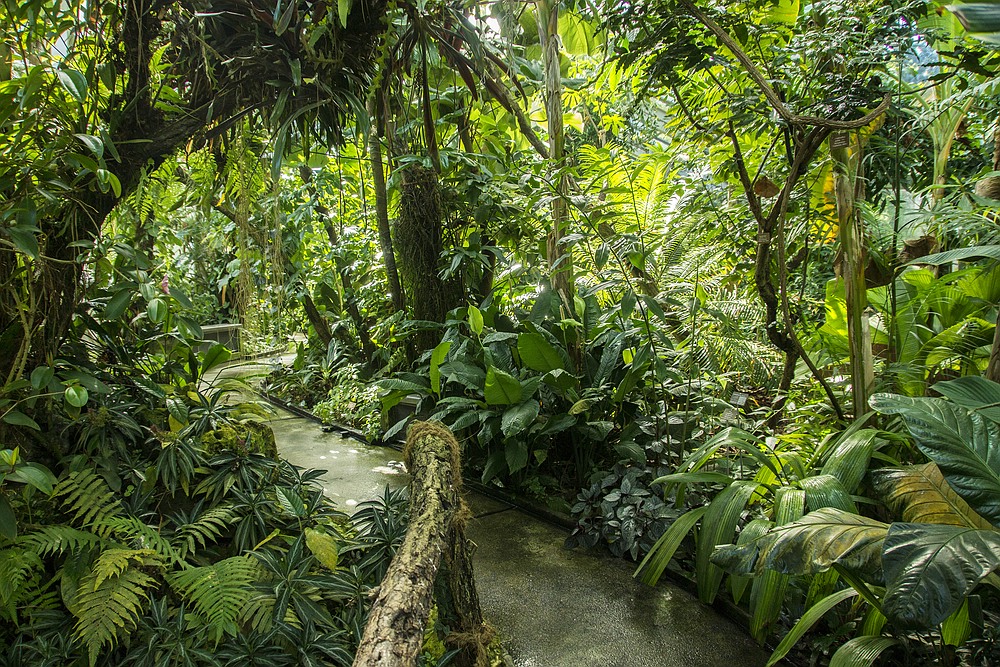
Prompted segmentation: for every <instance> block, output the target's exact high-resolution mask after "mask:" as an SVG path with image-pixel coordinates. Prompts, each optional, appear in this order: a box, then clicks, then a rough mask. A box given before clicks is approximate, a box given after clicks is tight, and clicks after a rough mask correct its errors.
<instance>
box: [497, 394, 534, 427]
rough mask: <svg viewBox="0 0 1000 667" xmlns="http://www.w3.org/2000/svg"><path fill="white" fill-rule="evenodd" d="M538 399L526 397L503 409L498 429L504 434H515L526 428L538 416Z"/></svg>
mask: <svg viewBox="0 0 1000 667" xmlns="http://www.w3.org/2000/svg"><path fill="white" fill-rule="evenodd" d="M538 407H539V406H538V401H536V400H534V399H530V398H529V399H528V400H526V401H524V402H523V403H521V404H519V405H515V406H514V407H512V408H508V409H507V410H505V411H504V413H503V417H502V418H501V420H500V430H501V431H502V432H503V434H504V435H506V436H512V435H516V434H518V433H521V432H522V431H524V430H525V429H527V428H528V426H530V425H531V424H532V422H534V421H535V418H536V417H538Z"/></svg>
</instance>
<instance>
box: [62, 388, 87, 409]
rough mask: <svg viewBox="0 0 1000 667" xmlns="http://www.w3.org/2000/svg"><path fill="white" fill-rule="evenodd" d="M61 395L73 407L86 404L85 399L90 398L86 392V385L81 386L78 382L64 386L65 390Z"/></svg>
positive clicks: (80, 406)
mask: <svg viewBox="0 0 1000 667" xmlns="http://www.w3.org/2000/svg"><path fill="white" fill-rule="evenodd" d="M63 396H64V397H65V398H66V402H67V403H69V404H70V405H72V406H73V407H74V408H82V407H83V406H85V405H86V404H87V400H88V399H89V398H90V396H89V394H87V389H86V387H81V386H80V385H78V384H74V385H70V386H68V387H66V390H65V391H64V392H63Z"/></svg>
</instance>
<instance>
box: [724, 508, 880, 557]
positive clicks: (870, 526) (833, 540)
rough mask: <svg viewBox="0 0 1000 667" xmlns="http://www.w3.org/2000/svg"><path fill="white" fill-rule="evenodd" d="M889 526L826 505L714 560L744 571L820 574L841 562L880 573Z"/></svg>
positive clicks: (726, 551)
mask: <svg viewBox="0 0 1000 667" xmlns="http://www.w3.org/2000/svg"><path fill="white" fill-rule="evenodd" d="M888 528H889V526H888V525H887V524H884V523H882V522H881V521H875V520H874V519H868V518H866V517H862V516H858V515H856V514H853V513H851V512H845V511H843V510H838V509H834V508H832V507H826V508H823V509H819V510H815V511H813V512H810V513H809V514H807V515H805V516H804V517H802V518H801V519H799V520H798V521H795V522H793V523H790V524H788V525H785V526H778V527H777V528H774V529H773V530H771V532H769V533H768V534H767V535H765V536H764V537H761V538H760V539H758V540H757V541H756V542H755V543H754V544H753V545H747V546H748V548H747V549H742V550H736V549H727V550H720V551H719V552H718V553H717V555H716V557H715V559H714V561H715V562H716V563H717V564H719V565H720V566H722V567H724V568H726V569H727V570H730V571H735V572H740V573H745V572H754V573H757V574H759V573H761V572H763V571H764V570H765V569H773V570H776V571H778V572H782V573H785V574H815V573H817V572H822V571H824V570H828V569H829V568H831V567H832V566H833V565H835V564H840V565H843V566H845V567H847V568H850V569H852V570H856V571H860V572H865V571H867V572H876V571H878V570H879V569H880V566H881V558H882V541H883V540H884V539H885V535H886V531H887V530H888Z"/></svg>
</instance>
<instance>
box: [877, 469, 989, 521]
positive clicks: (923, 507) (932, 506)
mask: <svg viewBox="0 0 1000 667" xmlns="http://www.w3.org/2000/svg"><path fill="white" fill-rule="evenodd" d="M872 486H874V488H875V491H876V492H877V493H878V494H879V496H881V498H882V500H883V501H884V502H885V504H886V505H887V506H888V507H889V509H891V510H892V511H893V512H894V513H895V514H896V515H897V516H899V517H901V518H902V519H903V521H905V522H906V523H940V524H946V525H950V526H965V527H967V528H978V529H981V530H989V529H990V528H992V525H991V524H990V522H989V521H987V520H986V519H984V518H983V517H981V516H979V515H978V514H976V512H975V511H973V509H972V508H971V507H969V504H968V503H967V502H965V501H964V500H962V497H961V496H960V495H958V494H957V493H955V491H954V489H952V488H951V487H950V486H948V482H946V481H945V479H944V476H943V475H942V474H941V470H940V469H939V468H938V467H937V466H936V465H935V464H933V463H925V464H923V465H917V466H907V467H905V468H880V469H878V470H873V471H872Z"/></svg>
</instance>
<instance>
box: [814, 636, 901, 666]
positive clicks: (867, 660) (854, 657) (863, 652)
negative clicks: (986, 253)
mask: <svg viewBox="0 0 1000 667" xmlns="http://www.w3.org/2000/svg"><path fill="white" fill-rule="evenodd" d="M898 643H899V640H897V639H893V638H892V637H878V636H872V635H866V636H863V637H855V638H854V639H850V640H848V641H847V642H845V643H844V645H843V646H841V647H840V648H838V649H837V652H836V653H834V654H833V657H832V658H830V667H871V666H872V665H874V664H875V661H876V660H878V658H879V656H880V655H882V653H883V652H884V651H885V650H886V649H888V648H891V647H893V646H895V645H896V644H898Z"/></svg>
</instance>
